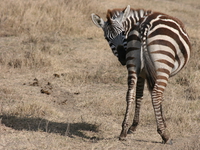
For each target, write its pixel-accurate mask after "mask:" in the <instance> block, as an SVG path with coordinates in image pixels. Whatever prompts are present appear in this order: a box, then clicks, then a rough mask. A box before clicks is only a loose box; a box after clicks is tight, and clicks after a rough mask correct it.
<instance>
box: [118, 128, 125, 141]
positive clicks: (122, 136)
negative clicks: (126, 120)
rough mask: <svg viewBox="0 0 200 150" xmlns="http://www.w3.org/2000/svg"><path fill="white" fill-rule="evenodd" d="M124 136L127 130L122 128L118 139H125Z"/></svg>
mask: <svg viewBox="0 0 200 150" xmlns="http://www.w3.org/2000/svg"><path fill="white" fill-rule="evenodd" d="M126 136H127V130H122V132H121V134H120V136H119V140H120V141H126Z"/></svg>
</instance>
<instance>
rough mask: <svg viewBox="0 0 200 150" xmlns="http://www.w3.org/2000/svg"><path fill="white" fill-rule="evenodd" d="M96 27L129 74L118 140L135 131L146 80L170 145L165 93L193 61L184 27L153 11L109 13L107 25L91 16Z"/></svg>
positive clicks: (160, 130) (161, 131)
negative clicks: (133, 109)
mask: <svg viewBox="0 0 200 150" xmlns="http://www.w3.org/2000/svg"><path fill="white" fill-rule="evenodd" d="M91 18H92V21H93V23H94V24H95V25H96V26H97V27H100V28H102V29H103V32H104V36H105V39H106V40H107V41H108V43H109V45H110V47H111V49H112V51H113V53H114V55H115V56H117V57H118V60H119V61H120V62H121V64H122V65H126V67H127V71H128V79H127V80H128V90H127V94H126V102H127V105H126V112H125V115H124V120H123V122H122V130H121V133H120V136H119V140H126V136H127V133H132V132H134V131H135V130H136V127H137V126H138V124H139V113H140V106H141V101H142V99H143V90H144V84H145V80H146V81H147V85H148V90H149V91H150V94H151V99H152V105H153V108H154V114H155V118H156V123H157V132H158V133H159V134H160V136H161V138H162V143H164V144H165V143H166V142H170V143H171V140H170V139H171V137H170V133H169V131H168V129H167V126H166V123H165V118H164V115H163V111H162V101H163V93H164V90H165V88H166V86H167V83H168V79H169V77H171V76H174V75H175V74H177V73H178V72H179V71H180V70H181V69H182V68H183V67H184V66H185V65H186V64H187V63H188V60H189V58H190V51H191V44H190V40H189V37H188V35H187V33H186V31H185V29H184V26H183V23H182V22H181V21H180V20H178V19H177V18H174V17H171V16H169V15H166V14H163V13H160V12H153V11H151V10H144V9H133V8H130V5H128V6H127V7H126V8H124V9H113V10H108V11H107V16H106V18H107V21H106V22H104V20H103V19H102V18H101V17H100V16H98V15H96V14H94V13H93V14H91ZM134 100H135V114H134V118H133V122H132V125H131V126H130V127H129V125H128V121H129V118H130V112H131V106H132V105H133V102H134Z"/></svg>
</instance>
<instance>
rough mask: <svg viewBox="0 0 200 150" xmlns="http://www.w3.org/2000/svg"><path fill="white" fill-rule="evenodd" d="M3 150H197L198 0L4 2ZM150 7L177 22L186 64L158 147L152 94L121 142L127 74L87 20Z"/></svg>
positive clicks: (172, 86)
mask: <svg viewBox="0 0 200 150" xmlns="http://www.w3.org/2000/svg"><path fill="white" fill-rule="evenodd" d="M0 4H1V7H0V69H1V74H0V86H1V88H0V95H1V96H0V120H1V123H0V149H6V150H11V149H113V150H114V149H159V150H160V149H176V150H178V149H180V150H183V149H200V94H199V93H200V92H199V91H200V87H199V83H200V77H199V74H200V61H199V58H200V36H199V35H200V23H199V18H200V16H199V15H200V2H199V1H197V0H174V1H170V0H169V1H167V0H165V1H164V0H148V1H146V0H140V1H139V0H138V1H137V0H125V1H123V2H122V1H120V0H112V1H104V0H103V1H99V0H84V1H80V0H1V2H0ZM127 4H130V5H131V7H134V8H145V9H152V10H155V11H161V12H164V13H167V14H169V15H172V16H175V17H177V18H179V19H180V20H182V22H183V23H184V24H185V27H186V30H187V31H188V34H189V35H190V37H191V43H192V49H193V53H192V56H191V60H190V63H189V64H188V65H187V67H186V68H185V69H184V70H182V72H181V73H179V74H178V75H176V76H175V77H173V78H171V79H170V81H169V85H168V87H167V90H166V92H165V101H164V102H163V103H164V112H165V115H166V118H167V124H168V128H169V130H170V132H171V135H172V137H173V141H174V144H173V145H162V144H161V143H160V142H161V138H160V136H159V135H158V134H157V132H156V123H155V119H154V114H153V109H152V106H151V101H150V95H149V94H148V92H147V90H146V91H145V98H144V101H143V106H142V112H141V122H140V126H139V127H138V130H137V131H136V132H135V134H133V135H129V137H128V140H127V141H126V142H120V141H118V138H117V137H118V135H119V133H120V130H121V123H122V119H123V114H124V110H125V104H126V103H125V94H126V89H127V85H126V77H127V71H126V68H125V67H123V66H121V65H120V64H119V62H118V61H117V59H116V58H115V57H114V56H113V54H112V53H111V50H110V48H109V46H108V44H107V43H106V41H105V40H104V38H103V32H102V31H101V30H100V29H98V28H96V26H94V25H93V23H92V21H91V19H90V14H91V13H93V12H94V13H97V14H99V15H100V16H102V17H103V18H105V14H106V11H107V9H112V8H122V7H126V5H127Z"/></svg>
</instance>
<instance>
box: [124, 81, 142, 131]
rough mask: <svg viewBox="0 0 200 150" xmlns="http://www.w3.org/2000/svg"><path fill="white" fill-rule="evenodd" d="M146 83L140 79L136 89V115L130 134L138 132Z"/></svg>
mask: <svg viewBox="0 0 200 150" xmlns="http://www.w3.org/2000/svg"><path fill="white" fill-rule="evenodd" d="M144 83H145V79H144V78H142V77H139V78H138V82H137V87H136V100H135V114H134V119H133V123H132V125H131V127H130V128H129V130H128V134H131V133H133V132H134V131H136V128H137V126H138V124H139V116H140V107H141V102H142V99H143V91H144Z"/></svg>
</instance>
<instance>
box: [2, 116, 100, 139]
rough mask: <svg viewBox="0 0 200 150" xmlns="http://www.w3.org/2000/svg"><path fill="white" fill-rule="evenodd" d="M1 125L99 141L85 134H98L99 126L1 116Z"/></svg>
mask: <svg viewBox="0 0 200 150" xmlns="http://www.w3.org/2000/svg"><path fill="white" fill-rule="evenodd" d="M0 120H1V124H3V125H5V126H6V127H10V128H12V129H15V130H19V131H22V130H26V131H42V132H47V133H56V134H60V135H62V136H68V137H71V138H74V136H79V137H82V138H85V139H91V140H93V139H95V140H99V139H98V138H97V137H91V136H88V135H86V134H85V132H86V131H90V132H96V133H97V132H98V126H97V125H94V124H89V123H86V122H78V123H61V122H52V121H49V120H46V119H42V118H20V117H16V116H7V115H2V116H0Z"/></svg>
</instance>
